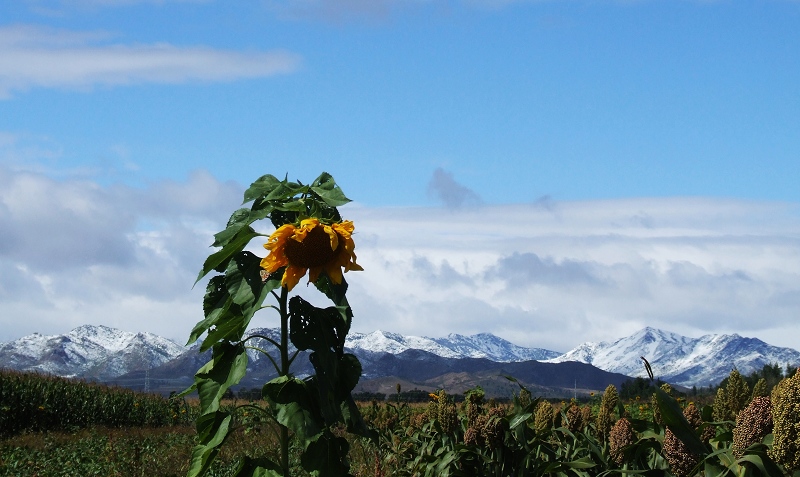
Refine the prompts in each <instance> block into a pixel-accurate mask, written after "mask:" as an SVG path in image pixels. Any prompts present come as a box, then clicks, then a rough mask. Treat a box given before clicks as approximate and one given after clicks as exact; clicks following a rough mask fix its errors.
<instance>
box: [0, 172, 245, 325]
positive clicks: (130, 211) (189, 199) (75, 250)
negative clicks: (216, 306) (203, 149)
mask: <svg viewBox="0 0 800 477" xmlns="http://www.w3.org/2000/svg"><path fill="white" fill-rule="evenodd" d="M242 190H243V189H242V187H241V186H239V185H237V184H233V183H225V182H219V181H217V180H215V179H214V178H212V177H211V176H210V175H209V174H208V173H207V172H204V171H197V172H195V173H193V174H192V175H190V177H189V178H187V180H186V181H184V182H173V181H163V182H159V183H155V184H153V185H152V186H150V187H148V188H145V189H136V188H131V187H127V186H119V185H117V186H107V187H104V186H100V185H98V184H96V183H94V182H91V181H87V180H79V179H67V180H55V179H52V178H50V177H48V176H46V175H44V174H41V173H37V172H31V171H13V170H9V169H8V168H4V167H1V166H0V230H2V231H3V233H2V234H0V276H2V277H3V278H2V279H0V297H3V305H4V306H3V315H4V316H5V317H8V319H7V320H6V324H7V326H6V327H5V330H4V331H3V336H2V337H1V338H0V341H4V340H7V339H11V338H13V337H15V336H14V335H16V337H19V336H21V335H22V334H27V333H30V332H33V331H40V332H48V331H52V332H63V331H65V330H68V329H69V328H70V327H72V326H77V325H80V324H84V323H104V324H108V325H111V326H117V327H119V328H122V329H131V328H134V329H137V330H140V331H147V330H152V331H153V332H156V333H162V334H164V335H166V336H170V337H174V338H182V337H183V333H181V332H180V330H179V329H178V328H179V326H180V325H177V323H188V322H191V321H192V320H194V321H197V319H198V318H199V315H198V310H200V308H197V303H199V301H196V300H200V298H201V297H202V290H200V289H198V290H192V284H193V283H194V280H195V278H196V276H197V272H198V270H199V269H200V266H201V264H202V261H203V259H204V257H205V256H206V255H207V253H208V251H209V248H208V245H209V244H210V243H211V241H212V240H213V239H212V235H213V234H214V233H215V232H217V231H219V229H221V228H222V227H224V224H225V221H226V220H227V216H228V215H229V214H230V212H231V211H233V210H234V209H235V208H236V206H237V205H238V204H239V203H240V202H241V193H242ZM200 288H202V287H200ZM193 301H195V303H192V302H193ZM32 326H34V328H33V329H31V327H32Z"/></svg>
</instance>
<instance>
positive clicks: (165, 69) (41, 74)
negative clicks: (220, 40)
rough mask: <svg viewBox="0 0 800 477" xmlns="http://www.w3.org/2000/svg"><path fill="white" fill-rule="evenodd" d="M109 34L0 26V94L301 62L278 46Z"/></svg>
mask: <svg viewBox="0 0 800 477" xmlns="http://www.w3.org/2000/svg"><path fill="white" fill-rule="evenodd" d="M108 38H109V35H108V34H106V33H103V32H74V31H68V30H57V29H51V28H45V27H40V26H30V25H16V26H6V27H0V98H8V97H10V96H11V94H12V93H13V92H14V91H26V90H28V89H31V88H37V87H45V88H76V89H87V88H91V87H93V86H97V85H104V86H117V85H127V84H137V83H185V82H190V81H203V82H220V81H234V80H238V79H247V78H263V77H269V76H274V75H278V74H286V73H291V72H293V71H296V70H297V69H298V68H299V66H300V58H299V57H298V56H297V55H295V54H292V53H289V52H286V51H280V50H274V51H267V52H263V51H251V52H240V51H233V50H221V49H214V48H210V47H205V46H194V47H183V46H175V45H171V44H167V43H160V44H149V45H141V44H132V45H124V44H106V43H105V42H104V41H105V40H107V39H108Z"/></svg>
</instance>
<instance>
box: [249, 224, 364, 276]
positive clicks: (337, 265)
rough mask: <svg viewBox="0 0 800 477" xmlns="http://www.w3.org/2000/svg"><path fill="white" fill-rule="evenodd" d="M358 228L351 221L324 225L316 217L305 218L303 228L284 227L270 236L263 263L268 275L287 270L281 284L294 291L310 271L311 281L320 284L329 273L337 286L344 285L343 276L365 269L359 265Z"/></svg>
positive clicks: (292, 225) (285, 225)
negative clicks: (355, 241)
mask: <svg viewBox="0 0 800 477" xmlns="http://www.w3.org/2000/svg"><path fill="white" fill-rule="evenodd" d="M353 230H354V226H353V222H351V221H349V220H345V221H341V222H335V223H332V224H324V223H322V222H320V221H319V219H316V218H310V219H305V220H303V221H301V222H300V225H299V226H296V225H295V224H284V225H282V226H280V227H278V229H277V230H276V231H275V232H273V233H272V235H270V237H269V240H267V243H266V244H264V247H265V248H266V249H267V250H269V254H268V255H267V256H266V257H265V258H264V259H263V260H262V261H261V267H262V268H263V269H264V270H265V271H266V272H267V273H274V272H276V271H277V270H279V269H280V268H281V267H286V270H285V271H284V273H283V278H282V279H281V285H282V286H284V287H286V288H287V289H288V290H291V289H292V288H294V286H295V285H297V283H298V282H299V281H300V279H301V278H302V277H303V276H304V275H305V274H306V272H308V281H309V283H311V282H316V281H317V279H318V278H319V275H320V273H322V272H325V273H326V274H327V275H328V277H330V279H331V281H332V282H333V283H334V284H337V285H338V284H340V283H342V278H343V277H342V273H344V272H348V271H350V270H363V269H362V268H361V266H360V265H358V264H357V263H356V254H355V252H354V250H355V243H354V242H353V238H352V234H353Z"/></svg>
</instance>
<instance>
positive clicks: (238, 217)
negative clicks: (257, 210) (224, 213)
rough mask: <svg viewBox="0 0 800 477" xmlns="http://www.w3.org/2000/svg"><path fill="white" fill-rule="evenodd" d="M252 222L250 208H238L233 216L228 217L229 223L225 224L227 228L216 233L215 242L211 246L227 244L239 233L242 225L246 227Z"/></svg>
mask: <svg viewBox="0 0 800 477" xmlns="http://www.w3.org/2000/svg"><path fill="white" fill-rule="evenodd" d="M252 222H253V221H252V220H250V209H246V208H242V209H238V210H236V211H235V212H234V213H233V214H231V218H230V219H228V225H226V226H225V230H223V231H222V232H218V233H216V234H214V243H213V244H211V246H212V247H223V246H225V244H227V243H228V242H229V241H230V240H231V239H232V238H233V237H234V236H235V235H236V234H237V233H239V231H240V230H241V229H242V227H246V226H248V225H250V224H251V223H252Z"/></svg>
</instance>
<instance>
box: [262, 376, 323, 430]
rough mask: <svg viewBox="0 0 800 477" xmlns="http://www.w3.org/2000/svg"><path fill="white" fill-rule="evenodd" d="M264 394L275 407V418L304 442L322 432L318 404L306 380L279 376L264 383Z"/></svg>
mask: <svg viewBox="0 0 800 477" xmlns="http://www.w3.org/2000/svg"><path fill="white" fill-rule="evenodd" d="M262 394H263V396H264V398H265V399H266V400H267V401H268V402H269V404H270V406H272V407H273V408H274V409H275V420H277V421H278V423H280V424H282V425H284V426H286V427H288V428H289V429H291V430H292V431H293V432H294V433H295V435H297V437H298V438H300V439H301V440H303V441H304V442H309V441H311V440H313V439H315V438H316V437H317V436H318V435H319V434H320V432H322V423H321V419H320V417H319V416H318V414H316V412H315V409H317V404H316V402H315V400H314V397H313V395H312V394H313V393H312V392H311V391H310V390H309V389H308V386H307V384H306V383H305V382H304V381H301V380H299V379H296V378H293V377H290V376H279V377H277V378H275V379H273V380H271V381H270V382H268V383H267V384H265V385H264V388H263V390H262Z"/></svg>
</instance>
